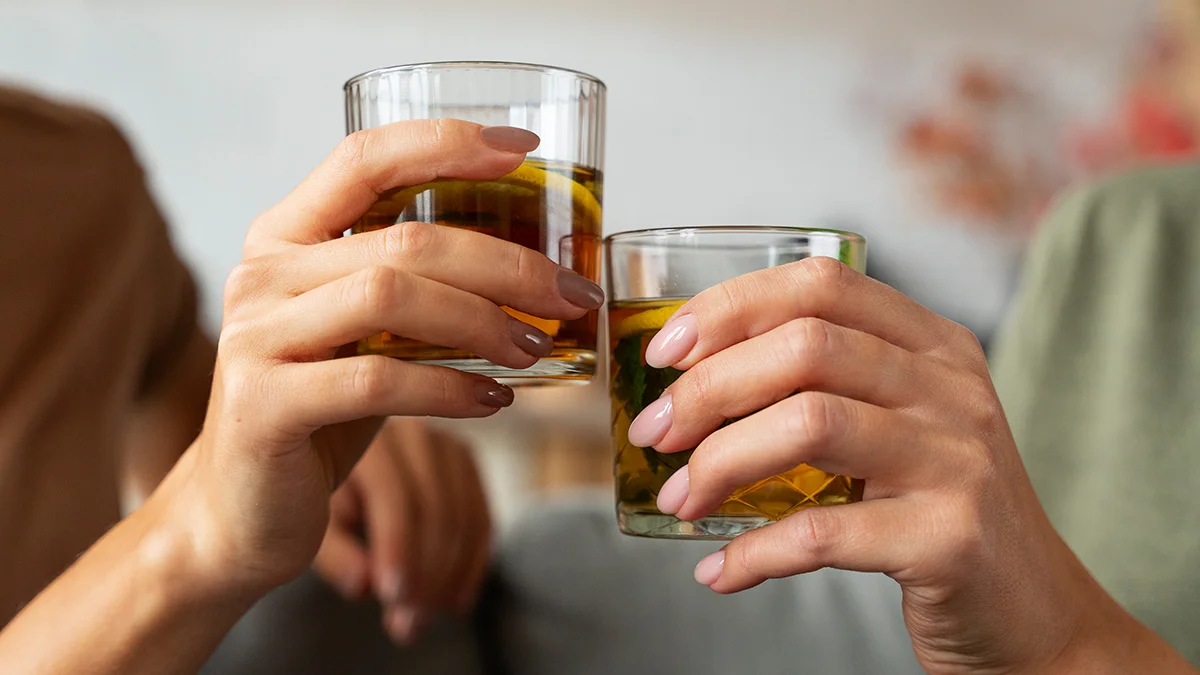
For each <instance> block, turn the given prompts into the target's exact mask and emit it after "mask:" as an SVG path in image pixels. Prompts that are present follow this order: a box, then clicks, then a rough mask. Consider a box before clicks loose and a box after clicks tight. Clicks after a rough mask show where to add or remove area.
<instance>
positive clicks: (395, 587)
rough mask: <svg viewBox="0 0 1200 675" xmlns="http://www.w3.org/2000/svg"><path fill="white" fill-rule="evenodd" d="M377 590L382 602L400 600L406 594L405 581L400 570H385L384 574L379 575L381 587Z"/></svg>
mask: <svg viewBox="0 0 1200 675" xmlns="http://www.w3.org/2000/svg"><path fill="white" fill-rule="evenodd" d="M376 592H377V593H378V594H379V601H380V602H382V603H385V604H386V603H394V602H400V601H401V600H402V599H403V595H404V581H403V579H401V578H400V572H399V570H395V569H389V570H384V572H383V574H380V575H379V587H378V588H377V589H376Z"/></svg>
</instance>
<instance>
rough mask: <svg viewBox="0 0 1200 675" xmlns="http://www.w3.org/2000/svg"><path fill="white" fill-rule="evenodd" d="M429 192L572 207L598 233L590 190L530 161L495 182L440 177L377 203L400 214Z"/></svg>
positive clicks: (465, 199)
mask: <svg viewBox="0 0 1200 675" xmlns="http://www.w3.org/2000/svg"><path fill="white" fill-rule="evenodd" d="M429 192H432V194H433V195H434V196H436V197H439V198H441V199H446V200H453V201H455V202H458V203H462V204H469V203H477V204H480V205H481V206H482V205H484V204H487V203H489V202H492V203H494V202H496V201H500V200H504V201H506V202H507V203H508V208H509V209H513V210H515V209H519V208H522V207H523V206H527V207H528V208H532V209H536V210H539V211H540V210H541V209H543V208H544V209H547V210H549V211H550V212H551V213H554V212H561V211H566V210H567V209H572V210H573V211H574V215H575V216H576V217H578V218H579V219H582V220H584V221H585V222H587V223H589V224H590V229H592V230H594V231H597V232H599V228H600V218H601V208H600V202H599V201H598V200H597V199H596V196H595V195H594V194H592V192H591V191H590V190H588V189H587V188H586V187H584V186H583V185H582V184H580V183H578V182H576V181H574V180H571V178H569V177H567V176H564V175H562V174H560V173H556V172H554V171H547V170H546V169H544V168H542V167H541V166H537V165H536V164H533V163H530V162H526V163H524V164H522V165H521V166H518V167H517V168H516V170H515V171H513V172H512V173H510V174H508V175H506V176H504V177H502V178H498V179H496V180H494V181H477V180H458V179H453V178H450V179H439V180H436V181H433V182H432V183H425V184H422V185H415V186H413V187H408V188H403V189H401V190H396V191H393V192H391V193H389V194H387V196H386V197H385V199H384V200H383V201H382V202H381V203H380V204H379V206H383V205H384V203H390V204H392V205H394V206H393V207H392V208H394V209H395V210H396V213H397V214H399V212H400V211H403V210H404V209H405V208H406V207H408V206H409V205H410V204H412V203H413V202H414V201H415V200H416V199H417V198H418V197H419V196H421V195H424V194H425V193H429ZM539 194H541V195H543V197H542V199H541V200H538V199H534V198H535V197H537V196H538V195H539ZM542 201H544V206H543V204H542V203H541V202H542ZM530 216H532V218H533V219H535V220H536V219H539V216H542V214H539V213H532V214H530Z"/></svg>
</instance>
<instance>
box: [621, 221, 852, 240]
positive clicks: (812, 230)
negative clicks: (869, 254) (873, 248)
mask: <svg viewBox="0 0 1200 675" xmlns="http://www.w3.org/2000/svg"><path fill="white" fill-rule="evenodd" d="M745 233H749V234H777V235H781V236H782V235H791V236H795V235H798V234H824V235H832V236H834V237H836V238H837V239H839V240H843V241H853V242H858V243H862V244H865V243H867V238H866V237H864V236H863V235H861V234H859V233H857V232H850V231H848V230H835V229H833V228H828V227H800V226H798V225H688V226H679V227H658V228H649V229H644V230H629V231H626V232H617V233H616V234H610V235H608V236H607V237H605V238H604V243H605V244H619V243H623V242H624V241H625V240H639V239H650V238H662V237H671V236H679V235H683V234H695V235H700V236H703V235H706V234H726V235H728V234H745Z"/></svg>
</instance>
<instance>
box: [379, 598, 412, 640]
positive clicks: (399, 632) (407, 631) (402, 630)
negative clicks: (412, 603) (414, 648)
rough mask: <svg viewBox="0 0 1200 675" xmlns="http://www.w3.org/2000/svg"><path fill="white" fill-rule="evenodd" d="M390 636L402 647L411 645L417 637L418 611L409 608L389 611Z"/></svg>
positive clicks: (388, 627) (387, 622)
mask: <svg viewBox="0 0 1200 675" xmlns="http://www.w3.org/2000/svg"><path fill="white" fill-rule="evenodd" d="M385 623H386V624H387V625H386V626H385V628H386V629H387V632H388V635H390V636H391V637H392V640H394V641H395V642H397V643H399V644H402V645H411V644H412V643H413V642H414V641H415V640H416V637H417V611H416V610H415V609H409V608H407V607H398V608H396V609H392V610H389V611H388V615H387V621H386V622H385Z"/></svg>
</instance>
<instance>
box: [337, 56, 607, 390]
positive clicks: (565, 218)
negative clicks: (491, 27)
mask: <svg viewBox="0 0 1200 675" xmlns="http://www.w3.org/2000/svg"><path fill="white" fill-rule="evenodd" d="M604 101H605V87H604V83H602V82H601V81H600V80H598V79H596V78H594V77H592V76H590V75H585V74H583V73H578V72H575V71H571V70H565V69H562V68H553V67H549V66H538V65H530V64H522V63H490V62H449V63H426V64H417V65H407V66H394V67H391V68H382V69H379V70H373V71H371V72H368V73H363V74H362V75H359V76H357V77H355V78H353V79H351V80H350V81H349V82H347V83H346V131H347V133H353V132H355V131H358V130H360V129H369V128H372V127H377V126H381V125H384V124H389V123H392V122H400V121H404V120H420V119H439V118H454V119H460V120H466V121H469V122H475V123H478V124H482V125H485V126H513V127H520V128H522V129H527V130H529V131H532V132H534V133H536V134H537V135H538V136H540V137H541V145H540V146H539V147H538V149H537V150H535V151H534V152H532V153H530V155H529V157H528V159H527V160H526V161H525V163H523V164H522V165H521V166H520V167H519V168H518V169H517V170H516V171H514V172H512V173H510V174H508V175H507V176H504V177H503V178H500V179H497V180H493V181H464V180H453V179H441V180H437V181H434V182H432V183H426V184H424V185H418V186H414V187H406V188H399V189H396V190H392V191H390V192H387V193H385V194H384V195H382V196H381V198H380V200H379V202H377V203H376V204H375V206H374V207H372V209H371V211H370V212H368V213H367V215H366V216H365V217H364V218H363V219H362V220H361V221H359V223H358V224H357V225H355V227H354V228H353V231H354V232H355V233H358V232H368V231H372V230H378V229H381V228H385V227H388V226H391V225H394V224H396V223H402V222H407V221H420V222H428V223H436V224H439V225H445V226H448V227H461V228H466V229H470V230H474V231H477V232H484V233H487V234H490V235H493V236H496V237H500V238H502V239H506V240H508V241H512V242H515V243H518V244H521V245H522V246H527V247H529V248H532V249H535V250H537V251H540V252H542V253H544V254H546V255H547V256H549V257H550V258H551V259H552V260H554V261H555V262H558V263H559V264H561V265H564V266H567V267H570V268H572V269H574V270H575V271H576V272H578V273H580V274H582V275H583V276H585V277H587V278H589V279H592V280H593V281H597V282H599V278H600V233H601V221H602V203H603V183H604V180H603V172H604V110H605V107H604V106H605V103H604ZM506 311H509V312H510V313H511V314H513V315H514V316H516V317H517V318H519V319H521V320H522V321H525V322H527V323H530V324H533V325H536V326H537V327H538V328H541V329H542V330H544V331H546V332H547V333H549V334H550V335H551V336H552V337H553V338H554V351H553V353H551V355H550V356H548V357H546V358H544V359H541V360H540V361H539V362H538V363H537V364H535V365H534V366H532V367H530V368H528V369H526V370H512V369H509V368H503V367H500V366H497V365H495V364H492V363H490V362H488V361H486V360H484V359H482V358H479V357H478V356H475V355H473V354H470V353H467V352H462V351H459V350H456V349H450V348H446V347H439V346H436V345H429V344H425V343H422V342H418V341H416V340H409V339H406V338H401V337H397V336H394V335H391V334H389V333H382V334H380V335H376V336H373V337H371V338H368V339H366V340H363V341H362V342H361V343H360V344H359V352H360V353H370V354H386V355H389V356H395V357H397V358H402V359H407V360H412V361H416V362H420V363H428V364H433V365H440V366H448V367H451V368H458V369H459V370H465V371H468V372H473V373H480V374H483V375H487V376H490V377H497V378H501V379H503V380H504V381H506V382H508V383H509V384H545V383H551V382H562V381H579V380H588V379H590V378H591V376H592V375H593V374H594V373H595V370H596V348H597V344H596V334H597V329H598V323H599V314H598V313H597V312H590V313H589V314H588V315H587V316H585V317H583V318H582V319H579V320H577V321H550V320H545V319H540V318H537V317H531V316H528V315H525V314H522V313H520V312H517V311H515V310H506Z"/></svg>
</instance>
